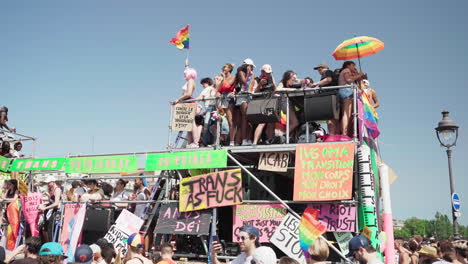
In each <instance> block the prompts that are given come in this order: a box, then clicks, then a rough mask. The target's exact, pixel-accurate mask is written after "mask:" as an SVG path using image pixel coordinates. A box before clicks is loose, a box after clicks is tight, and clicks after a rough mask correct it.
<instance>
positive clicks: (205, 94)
mask: <svg viewBox="0 0 468 264" xmlns="http://www.w3.org/2000/svg"><path fill="white" fill-rule="evenodd" d="M215 96H216V89H215V88H214V87H213V86H208V87H206V88H205V89H203V91H201V93H200V96H199V97H202V98H204V99H205V98H211V97H215ZM215 104H216V100H206V101H205V107H208V106H211V105H215Z"/></svg>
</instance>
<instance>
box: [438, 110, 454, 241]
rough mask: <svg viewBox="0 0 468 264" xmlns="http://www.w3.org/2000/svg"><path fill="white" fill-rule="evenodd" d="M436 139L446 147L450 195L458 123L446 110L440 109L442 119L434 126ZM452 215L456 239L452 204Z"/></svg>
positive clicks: (451, 192)
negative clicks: (453, 150)
mask: <svg viewBox="0 0 468 264" xmlns="http://www.w3.org/2000/svg"><path fill="white" fill-rule="evenodd" d="M435 130H436V135H437V139H438V140H439V142H440V145H441V146H444V147H446V148H447V158H448V168H449V180H450V197H452V195H453V194H454V193H455V190H454V183H453V174H452V149H451V147H453V146H455V145H456V143H457V139H458V125H457V124H456V123H455V122H454V121H453V120H452V119H450V117H449V112H448V111H442V120H441V121H440V122H439V125H438V126H437V127H436V128H435ZM450 207H451V208H452V217H453V238H454V239H458V238H459V233H458V223H457V213H458V212H457V211H455V208H454V207H453V206H450Z"/></svg>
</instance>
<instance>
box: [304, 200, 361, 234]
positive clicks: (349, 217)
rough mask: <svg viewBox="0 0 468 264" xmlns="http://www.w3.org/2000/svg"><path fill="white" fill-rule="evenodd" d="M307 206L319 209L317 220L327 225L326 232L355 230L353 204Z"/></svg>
mask: <svg viewBox="0 0 468 264" xmlns="http://www.w3.org/2000/svg"><path fill="white" fill-rule="evenodd" d="M307 207H309V208H315V209H319V210H320V214H319V221H320V222H321V223H322V224H324V225H325V226H327V232H356V205H355V204H311V205H308V206H307Z"/></svg>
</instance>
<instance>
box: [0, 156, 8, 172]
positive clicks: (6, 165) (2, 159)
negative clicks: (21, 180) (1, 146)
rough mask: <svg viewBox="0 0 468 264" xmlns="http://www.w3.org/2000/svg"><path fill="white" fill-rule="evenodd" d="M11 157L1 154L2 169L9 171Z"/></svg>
mask: <svg viewBox="0 0 468 264" xmlns="http://www.w3.org/2000/svg"><path fill="white" fill-rule="evenodd" d="M9 166H10V159H8V158H5V157H3V156H0V171H8V167H9Z"/></svg>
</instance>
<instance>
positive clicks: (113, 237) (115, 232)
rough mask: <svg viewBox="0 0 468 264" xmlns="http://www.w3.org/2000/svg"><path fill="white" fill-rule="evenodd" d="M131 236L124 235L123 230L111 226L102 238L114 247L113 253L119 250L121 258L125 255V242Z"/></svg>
mask: <svg viewBox="0 0 468 264" xmlns="http://www.w3.org/2000/svg"><path fill="white" fill-rule="evenodd" d="M130 235H131V234H128V233H125V232H124V231H123V230H121V229H119V228H118V227H117V225H112V226H111V227H110V228H109V231H107V233H106V235H105V236H104V238H105V239H106V240H107V241H108V242H109V243H112V244H113V245H114V248H115V251H117V252H118V251H119V249H122V250H121V256H125V254H127V242H125V241H126V240H127V239H128V237H129V236H130Z"/></svg>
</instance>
